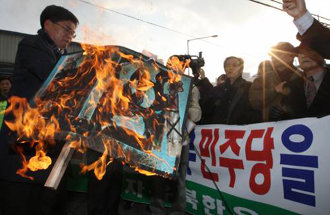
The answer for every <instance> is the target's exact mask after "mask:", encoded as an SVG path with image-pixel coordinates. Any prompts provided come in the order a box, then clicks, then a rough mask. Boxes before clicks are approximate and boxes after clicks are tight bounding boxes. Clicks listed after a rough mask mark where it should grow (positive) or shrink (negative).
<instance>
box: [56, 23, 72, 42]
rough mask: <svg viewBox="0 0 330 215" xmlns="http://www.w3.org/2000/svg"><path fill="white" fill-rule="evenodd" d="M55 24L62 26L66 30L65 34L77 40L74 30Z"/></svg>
mask: <svg viewBox="0 0 330 215" xmlns="http://www.w3.org/2000/svg"><path fill="white" fill-rule="evenodd" d="M54 24H55V25H58V26H60V27H61V28H62V29H63V30H64V32H65V33H66V34H68V35H70V36H71V37H72V38H76V32H75V31H74V30H72V29H71V28H69V27H66V26H64V25H61V24H59V23H57V22H54Z"/></svg>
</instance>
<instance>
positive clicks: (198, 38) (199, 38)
mask: <svg viewBox="0 0 330 215" xmlns="http://www.w3.org/2000/svg"><path fill="white" fill-rule="evenodd" d="M210 37H218V35H212V36H206V37H197V38H193V39H190V40H187V55H189V42H190V41H192V40H201V39H206V38H210ZM188 75H190V69H189V68H188Z"/></svg>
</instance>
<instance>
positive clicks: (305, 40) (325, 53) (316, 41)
mask: <svg viewBox="0 0 330 215" xmlns="http://www.w3.org/2000/svg"><path fill="white" fill-rule="evenodd" d="M297 39H298V40H300V41H301V43H302V44H303V45H306V46H308V47H310V48H312V49H314V50H315V51H317V52H318V53H320V54H321V55H322V57H324V58H327V59H330V29H329V28H327V27H325V26H323V25H322V24H321V23H320V22H319V21H317V20H316V19H314V22H313V24H312V26H311V27H310V28H309V29H308V30H307V31H306V32H305V33H304V34H303V35H300V34H297Z"/></svg>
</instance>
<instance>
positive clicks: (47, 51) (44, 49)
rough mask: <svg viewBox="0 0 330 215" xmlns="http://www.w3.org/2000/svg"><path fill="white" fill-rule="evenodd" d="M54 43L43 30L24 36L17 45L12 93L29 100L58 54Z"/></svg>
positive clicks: (48, 72) (50, 69)
mask: <svg viewBox="0 0 330 215" xmlns="http://www.w3.org/2000/svg"><path fill="white" fill-rule="evenodd" d="M54 48H56V47H55V44H54V43H53V42H52V41H51V40H50V39H49V37H48V36H47V35H46V34H45V33H44V32H43V31H39V32H38V34H37V35H31V36H28V37H26V38H24V39H23V40H22V41H21V42H20V43H19V45H18V50H17V54H16V60H15V70H14V80H13V87H12V88H13V93H12V94H13V95H17V96H19V97H24V98H27V99H28V100H30V99H31V98H33V96H34V95H35V93H36V92H37V91H38V90H39V89H40V87H41V85H42V84H43V82H44V81H45V80H46V78H47V77H48V75H49V74H50V72H51V71H52V69H53V68H54V66H55V64H56V62H57V60H58V58H59V56H58V55H57V54H56V53H55V51H54Z"/></svg>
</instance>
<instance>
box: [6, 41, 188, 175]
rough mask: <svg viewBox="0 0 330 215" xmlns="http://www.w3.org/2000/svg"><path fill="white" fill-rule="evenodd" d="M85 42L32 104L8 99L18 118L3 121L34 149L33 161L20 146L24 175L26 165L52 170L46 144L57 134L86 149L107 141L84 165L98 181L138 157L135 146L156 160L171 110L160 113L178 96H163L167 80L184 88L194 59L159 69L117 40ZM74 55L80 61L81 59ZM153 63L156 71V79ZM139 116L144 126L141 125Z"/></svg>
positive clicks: (173, 88) (55, 140) (174, 87)
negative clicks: (112, 43) (113, 166)
mask: <svg viewBox="0 0 330 215" xmlns="http://www.w3.org/2000/svg"><path fill="white" fill-rule="evenodd" d="M83 49H84V54H83V55H77V56H76V57H75V56H73V57H72V59H67V61H66V65H64V66H61V67H60V68H59V71H60V72H58V74H56V76H54V78H53V81H52V82H51V83H50V84H49V86H48V87H47V89H46V90H45V91H39V92H38V94H37V97H36V98H35V100H34V102H35V105H34V106H33V107H31V106H30V105H29V104H28V102H27V101H26V100H25V99H22V98H18V97H11V98H10V99H9V103H10V104H11V105H10V107H9V108H8V109H7V110H6V114H12V115H13V118H14V119H13V120H11V121H6V124H7V126H8V127H9V128H10V129H11V130H12V131H14V132H16V134H17V141H18V142H20V144H21V145H24V144H25V145H27V144H28V145H29V146H30V147H34V148H35V155H34V156H33V157H31V158H30V159H29V160H27V158H26V156H25V155H24V151H23V150H22V149H19V150H18V152H19V154H20V155H21V158H22V164H23V166H22V168H21V169H20V170H18V171H17V173H18V174H20V175H22V176H24V177H29V176H27V175H26V173H27V171H29V170H30V171H37V170H41V169H47V168H48V167H49V166H50V165H51V163H52V160H51V158H50V157H49V156H47V150H48V149H49V148H50V147H53V146H55V144H57V143H58V142H59V141H66V142H67V143H69V144H70V147H72V148H75V149H76V150H78V151H79V152H81V153H84V152H86V150H87V148H88V147H91V142H93V141H94V142H95V143H96V145H98V146H100V147H102V148H103V149H104V151H103V153H102V155H101V156H100V158H99V159H98V160H97V161H95V162H94V163H92V164H90V165H86V164H82V165H81V166H82V172H86V171H92V170H94V174H95V175H96V177H97V178H98V179H99V180H101V179H102V177H103V176H104V174H105V172H106V166H107V165H109V164H110V163H111V162H112V161H113V159H114V158H116V157H120V158H122V160H123V162H124V163H129V164H130V165H133V166H134V165H135V161H134V159H136V158H132V153H131V148H135V149H138V150H140V151H142V152H144V153H145V154H147V155H148V156H150V157H153V158H156V159H157V156H156V155H155V154H153V153H152V150H151V149H156V150H159V149H160V146H159V144H160V141H161V140H162V138H163V136H162V135H164V134H163V133H164V132H163V130H164V129H165V123H166V120H167V116H164V117H163V116H162V115H161V114H158V112H164V111H168V109H170V108H173V107H172V106H173V102H175V101H176V97H175V94H174V96H172V97H171V96H167V95H165V93H164V92H163V88H164V86H163V83H164V82H165V81H168V84H169V85H170V87H169V91H176V92H178V91H180V89H181V88H182V83H181V74H183V71H184V69H185V68H186V67H187V65H188V64H189V62H188V64H187V62H185V64H182V62H180V61H179V60H178V59H172V60H171V62H170V66H171V68H172V69H173V70H177V71H179V72H180V73H181V74H178V73H175V72H172V70H169V71H159V67H158V65H157V64H155V63H154V64H151V65H150V66H148V65H146V64H145V63H144V61H143V59H142V56H141V57H140V58H139V59H136V58H134V56H133V55H131V54H127V53H122V52H121V51H120V50H119V48H118V47H106V46H90V45H84V47H83ZM77 61H80V64H78V65H76V64H75V62H77ZM119 61H123V62H126V63H119ZM77 66H78V67H77ZM151 69H152V70H154V71H158V72H159V73H158V75H156V77H155V78H154V79H155V80H153V78H152V76H151V74H150V70H151ZM63 71H65V72H63ZM132 71H133V74H131V73H132ZM119 72H121V73H119ZM61 74H64V76H63V75H62V76H61ZM120 75H121V76H122V77H120ZM125 75H127V77H125ZM180 84H181V85H180ZM153 91H154V93H150V92H153ZM171 93H172V92H170V94H171ZM168 104H170V106H169V107H168V108H167V109H166V108H165V107H166V105H167V106H168ZM164 115H165V114H164ZM142 123H143V124H144V126H145V127H144V129H141V130H138V128H139V125H141V124H142ZM73 134H75V135H73ZM115 139H116V140H115ZM125 141H128V142H130V146H129V147H131V148H129V147H126V148H123V147H121V144H120V142H125ZM157 144H158V145H157ZM159 160H161V159H159ZM162 161H163V160H162ZM163 162H166V161H163ZM134 167H135V170H136V171H138V172H140V173H142V174H146V175H154V174H155V173H153V172H149V171H147V170H144V169H141V168H139V166H138V165H137V164H136V166H134ZM29 178H30V177H29Z"/></svg>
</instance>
